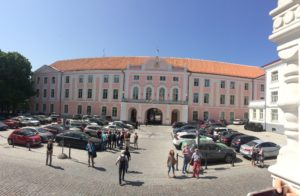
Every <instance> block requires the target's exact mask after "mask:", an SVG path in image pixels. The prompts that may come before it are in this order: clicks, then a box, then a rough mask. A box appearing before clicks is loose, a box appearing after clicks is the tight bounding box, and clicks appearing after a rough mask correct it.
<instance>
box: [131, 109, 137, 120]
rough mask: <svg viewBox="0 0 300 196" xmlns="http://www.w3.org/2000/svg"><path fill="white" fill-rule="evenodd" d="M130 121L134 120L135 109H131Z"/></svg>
mask: <svg viewBox="0 0 300 196" xmlns="http://www.w3.org/2000/svg"><path fill="white" fill-rule="evenodd" d="M130 121H131V122H136V109H132V110H131V114H130Z"/></svg>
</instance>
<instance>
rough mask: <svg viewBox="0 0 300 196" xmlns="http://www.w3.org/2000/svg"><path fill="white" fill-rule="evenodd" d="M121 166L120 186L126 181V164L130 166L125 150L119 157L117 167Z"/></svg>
mask: <svg viewBox="0 0 300 196" xmlns="http://www.w3.org/2000/svg"><path fill="white" fill-rule="evenodd" d="M118 164H119V184H120V185H121V184H122V181H124V179H125V171H126V164H128V159H127V157H126V156H125V150H122V152H121V155H120V156H119V157H118V159H117V162H116V165H118Z"/></svg>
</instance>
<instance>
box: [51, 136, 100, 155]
mask: <svg viewBox="0 0 300 196" xmlns="http://www.w3.org/2000/svg"><path fill="white" fill-rule="evenodd" d="M89 140H91V141H92V142H93V143H94V145H95V148H96V149H97V150H99V149H100V148H101V140H100V139H98V138H94V137H91V136H89V135H88V134H86V133H82V132H77V131H68V132H65V133H60V134H57V135H56V138H55V141H56V142H57V143H58V144H59V145H60V146H62V145H64V146H70V147H74V148H80V149H85V148H86V145H87V143H88V141H89Z"/></svg>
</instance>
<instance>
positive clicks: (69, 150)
mask: <svg viewBox="0 0 300 196" xmlns="http://www.w3.org/2000/svg"><path fill="white" fill-rule="evenodd" d="M69 159H71V144H69Z"/></svg>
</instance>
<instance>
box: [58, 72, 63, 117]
mask: <svg viewBox="0 0 300 196" xmlns="http://www.w3.org/2000/svg"><path fill="white" fill-rule="evenodd" d="M62 76H63V72H62V71H61V72H60V89H59V115H60V116H61V113H62V112H61V95H62Z"/></svg>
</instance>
